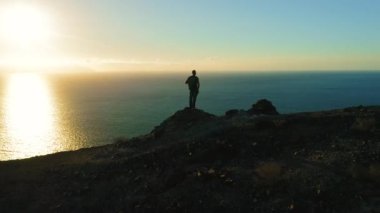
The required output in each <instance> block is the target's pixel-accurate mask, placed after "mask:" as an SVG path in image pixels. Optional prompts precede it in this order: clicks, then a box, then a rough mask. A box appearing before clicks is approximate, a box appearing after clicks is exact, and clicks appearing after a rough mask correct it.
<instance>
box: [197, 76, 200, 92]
mask: <svg viewBox="0 0 380 213" xmlns="http://www.w3.org/2000/svg"><path fill="white" fill-rule="evenodd" d="M199 87H201V83H199V78H197V88H198V90H199Z"/></svg>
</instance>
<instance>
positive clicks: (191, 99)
mask: <svg viewBox="0 0 380 213" xmlns="http://www.w3.org/2000/svg"><path fill="white" fill-rule="evenodd" d="M192 106H193V93H192V91H190V94H189V108H192Z"/></svg>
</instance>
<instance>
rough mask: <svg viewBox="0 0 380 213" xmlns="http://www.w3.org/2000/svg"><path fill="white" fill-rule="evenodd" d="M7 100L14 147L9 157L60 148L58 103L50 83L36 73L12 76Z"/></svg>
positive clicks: (7, 146)
mask: <svg viewBox="0 0 380 213" xmlns="http://www.w3.org/2000/svg"><path fill="white" fill-rule="evenodd" d="M5 92H6V93H5V94H6V95H5V99H4V104H5V105H4V124H5V132H6V133H7V134H6V138H7V140H6V144H2V146H4V147H2V149H3V150H13V152H12V153H9V155H8V156H0V159H1V158H6V159H17V158H25V157H31V156H34V155H41V154H46V153H50V152H52V151H55V150H57V149H58V148H59V147H58V144H57V135H56V129H57V126H56V120H55V117H56V116H55V113H56V112H55V107H54V102H53V100H51V95H50V93H49V88H48V85H47V84H46V82H45V81H44V80H43V79H42V78H41V77H40V76H38V75H35V74H21V73H20V74H14V75H12V76H11V77H10V79H9V81H8V83H7V87H6V91H5Z"/></svg>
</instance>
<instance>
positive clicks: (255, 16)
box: [0, 0, 380, 71]
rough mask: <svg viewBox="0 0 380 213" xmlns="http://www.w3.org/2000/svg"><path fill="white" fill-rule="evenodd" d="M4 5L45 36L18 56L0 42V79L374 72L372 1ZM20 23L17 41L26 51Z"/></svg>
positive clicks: (48, 0)
mask: <svg viewBox="0 0 380 213" xmlns="http://www.w3.org/2000/svg"><path fill="white" fill-rule="evenodd" d="M14 4H23V5H31V6H32V7H34V8H37V10H38V11H39V12H38V13H40V14H43V15H44V16H43V17H44V18H43V19H44V20H48V24H47V25H48V27H46V29H45V30H49V36H46V38H45V37H42V36H40V37H38V36H39V34H37V35H35V37H36V38H35V39H34V40H37V38H38V39H39V41H38V42H37V41H34V40H33V45H31V44H30V45H29V46H28V48H25V47H23V48H20V45H18V46H17V45H14V44H11V43H12V42H11V41H10V40H9V39H6V38H5V37H4V36H2V37H1V36H0V39H1V40H0V69H1V70H7V69H12V68H19V69H27V68H28V67H34V68H36V69H42V68H44V69H48V70H54V69H57V70H58V69H61V70H65V69H67V70H69V69H72V70H81V69H83V70H93V71H139V70H141V71H182V70H192V69H197V70H204V71H206V70H207V71H283V70H284V71H308V70H312V71H315V70H327V71H329V70H334V71H335V70H380V60H379V59H380V39H379V38H380V24H379V23H380V13H379V11H380V1H377V0H360V1H359V0H234V1H232V0H192V1H185V0H64V1H62V0H23V1H21V0H0V10H2V9H3V11H8V10H9V9H7V8H9V7H10V5H11V6H12V5H14ZM26 19H30V18H28V17H26ZM20 22H21V23H20ZM22 22H23V21H19V22H17V24H18V26H21V27H20V28H21V30H20V29H19V30H18V31H17V32H18V33H20V34H21V35H19V37H20V39H19V40H18V41H17V42H18V43H20V40H21V41H22V40H26V41H23V42H24V43H27V42H29V43H31V41H30V40H32V39H31V38H29V39H28V37H27V36H29V35H30V36H33V35H34V34H32V32H33V30H32V29H27V30H25V28H26V27H27V25H28V24H29V25H31V24H30V23H29V22H28V21H24V22H27V23H26V24H25V23H22ZM3 25H4V24H3ZM23 25H26V26H23ZM33 26H34V25H33ZM36 26H37V25H36ZM34 28H36V27H34ZM41 28H43V27H41ZM4 31H9V27H8V28H4V27H3V33H2V34H4ZM20 31H21V32H20ZM36 32H38V31H36ZM36 32H35V33H36ZM40 34H42V30H41V33H40ZM25 35H27V36H25ZM9 37H15V36H12V35H11V36H9ZM16 37H17V36H16ZM42 38H43V39H42ZM13 40H14V39H13ZM13 43H15V42H13ZM21 43H22V42H21ZM16 46H17V47H16ZM24 46H25V45H24Z"/></svg>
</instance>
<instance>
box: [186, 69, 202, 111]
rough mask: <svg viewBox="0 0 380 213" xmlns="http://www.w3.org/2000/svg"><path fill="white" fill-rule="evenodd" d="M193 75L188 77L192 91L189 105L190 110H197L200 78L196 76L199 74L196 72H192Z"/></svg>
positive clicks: (187, 82) (188, 83)
mask: <svg viewBox="0 0 380 213" xmlns="http://www.w3.org/2000/svg"><path fill="white" fill-rule="evenodd" d="M192 73H193V75H192V76H190V77H188V78H187V80H186V82H185V83H186V84H187V85H188V86H189V90H190V98H189V105H190V109H195V102H196V101H197V95H198V92H199V86H200V84H199V78H198V77H197V76H196V74H197V72H196V71H195V70H193V71H192Z"/></svg>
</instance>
